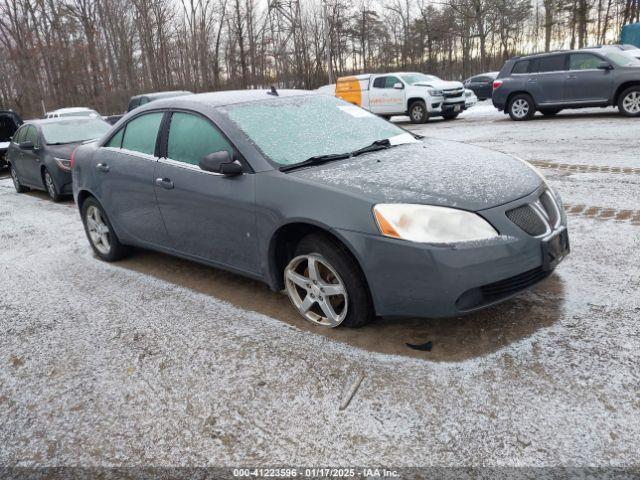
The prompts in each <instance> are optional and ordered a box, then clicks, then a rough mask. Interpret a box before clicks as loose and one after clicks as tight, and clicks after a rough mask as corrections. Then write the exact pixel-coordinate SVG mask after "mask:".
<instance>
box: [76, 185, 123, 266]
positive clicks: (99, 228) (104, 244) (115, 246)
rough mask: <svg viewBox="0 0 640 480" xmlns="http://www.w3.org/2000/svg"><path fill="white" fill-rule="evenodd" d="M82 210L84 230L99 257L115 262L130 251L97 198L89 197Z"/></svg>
mask: <svg viewBox="0 0 640 480" xmlns="http://www.w3.org/2000/svg"><path fill="white" fill-rule="evenodd" d="M81 211H82V223H83V224H84V231H85V233H86V234H87V238H88V239H89V243H90V244H91V248H93V251H94V252H95V253H96V255H98V257H100V258H101V259H102V260H104V261H106V262H115V261H116V260H120V259H121V258H123V257H125V256H126V255H127V254H128V253H129V248H128V247H126V246H125V245H122V244H121V243H120V240H118V237H117V235H116V233H115V232H114V230H113V227H112V226H111V222H109V219H108V218H107V214H106V213H105V212H104V210H103V209H102V206H101V205H100V204H99V203H98V201H97V200H96V199H95V198H93V197H89V198H87V199H86V200H85V201H84V203H83V204H82V210H81Z"/></svg>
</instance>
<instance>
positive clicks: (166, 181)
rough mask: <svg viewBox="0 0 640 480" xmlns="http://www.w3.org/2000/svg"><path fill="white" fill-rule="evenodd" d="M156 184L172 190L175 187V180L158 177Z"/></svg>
mask: <svg viewBox="0 0 640 480" xmlns="http://www.w3.org/2000/svg"><path fill="white" fill-rule="evenodd" d="M156 185H157V186H158V187H162V188H164V189H165V190H171V189H172V188H173V182H172V181H171V180H170V179H169V178H156Z"/></svg>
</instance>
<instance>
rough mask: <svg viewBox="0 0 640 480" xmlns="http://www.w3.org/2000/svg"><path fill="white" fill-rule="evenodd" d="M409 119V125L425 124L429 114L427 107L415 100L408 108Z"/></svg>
mask: <svg viewBox="0 0 640 480" xmlns="http://www.w3.org/2000/svg"><path fill="white" fill-rule="evenodd" d="M409 119H410V120H411V123H427V121H428V120H429V112H428V111H427V105H426V104H425V103H424V102H423V101H422V100H416V101H415V102H413V103H412V104H411V106H410V107H409Z"/></svg>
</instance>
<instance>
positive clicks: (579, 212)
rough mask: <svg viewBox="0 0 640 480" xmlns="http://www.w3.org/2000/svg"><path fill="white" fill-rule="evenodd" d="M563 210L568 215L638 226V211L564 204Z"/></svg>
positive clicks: (639, 219) (639, 217) (639, 213)
mask: <svg viewBox="0 0 640 480" xmlns="http://www.w3.org/2000/svg"><path fill="white" fill-rule="evenodd" d="M564 208H565V210H566V212H567V214H569V215H574V216H580V217H589V218H595V219H597V220H604V221H615V222H625V223H631V224H632V225H639V226H640V210H625V209H617V208H608V207H596V206H590V205H582V204H570V203H565V204H564Z"/></svg>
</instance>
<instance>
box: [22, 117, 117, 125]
mask: <svg viewBox="0 0 640 480" xmlns="http://www.w3.org/2000/svg"><path fill="white" fill-rule="evenodd" d="M91 118H92V119H94V120H101V121H103V122H104V120H102V117H91ZM86 121H87V117H58V118H34V119H31V120H25V122H24V124H25V125H36V126H38V125H47V124H50V123H73V122H86ZM105 123H106V122H105Z"/></svg>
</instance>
